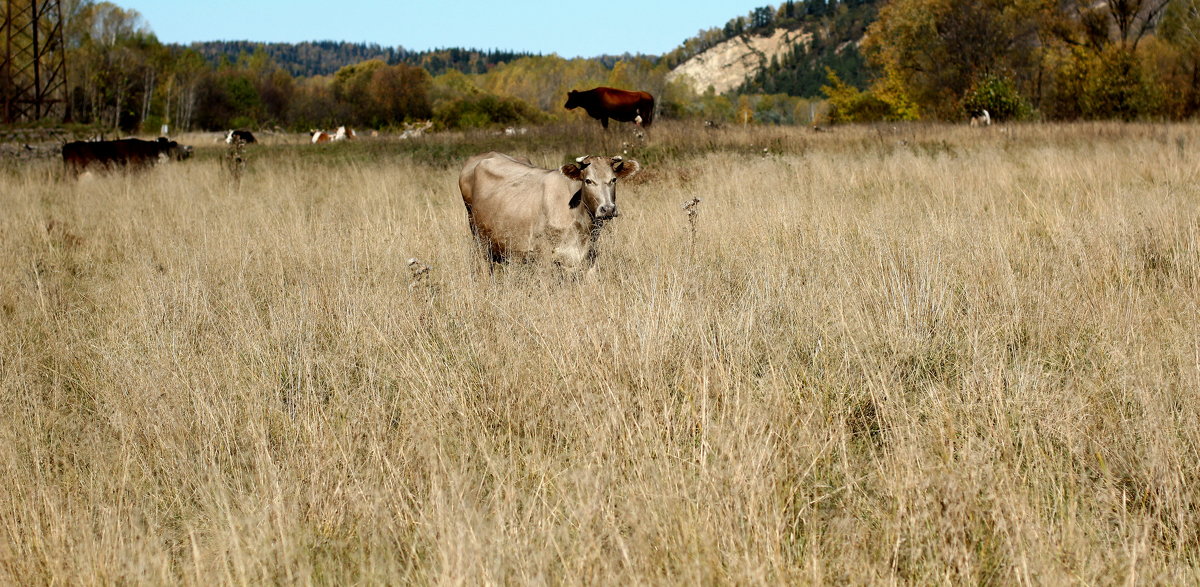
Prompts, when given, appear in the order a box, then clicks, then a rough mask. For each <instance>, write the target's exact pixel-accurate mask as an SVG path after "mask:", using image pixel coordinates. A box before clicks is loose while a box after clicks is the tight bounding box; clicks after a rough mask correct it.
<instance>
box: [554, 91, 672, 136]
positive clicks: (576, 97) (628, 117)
mask: <svg viewBox="0 0 1200 587" xmlns="http://www.w3.org/2000/svg"><path fill="white" fill-rule="evenodd" d="M563 107H565V108H566V109H567V110H571V109H574V108H583V109H584V110H586V111H587V113H588V116H591V117H592V118H595V119H596V120H599V121H600V124H601V126H603V127H604V128H608V119H609V118H611V119H613V120H618V121H621V122H632V123H634V124H640V125H641V126H643V127H649V126H650V124H651V123H653V122H654V96H651V95H650V94H648V93H646V92H629V91H626V90H618V89H615V88H593V89H591V90H584V91H582V92H581V91H579V90H571V91H570V92H568V93H567V103H566V104H564V105H563Z"/></svg>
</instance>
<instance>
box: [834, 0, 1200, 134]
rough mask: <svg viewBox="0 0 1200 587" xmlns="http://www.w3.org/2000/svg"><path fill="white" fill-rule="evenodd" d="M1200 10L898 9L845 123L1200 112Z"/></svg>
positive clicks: (843, 97) (1004, 4)
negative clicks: (986, 113) (986, 115)
mask: <svg viewBox="0 0 1200 587" xmlns="http://www.w3.org/2000/svg"><path fill="white" fill-rule="evenodd" d="M1198 31H1200V0H1121V1H1110V2H1092V1H1090V0H980V1H977V2H959V1H958V0H892V1H891V2H889V3H888V4H887V5H885V6H884V7H883V8H882V9H881V10H880V12H879V17H878V19H877V20H876V21H875V22H874V23H872V24H871V26H870V28H869V29H868V32H867V36H866V38H865V40H864V42H863V51H864V53H865V55H866V57H867V63H868V65H869V66H871V67H872V68H873V70H874V73H875V77H874V80H873V81H872V82H871V83H870V85H869V87H868V88H866V89H865V90H860V89H859V88H857V87H854V85H853V84H850V83H846V81H845V80H842V79H840V78H839V76H838V75H837V74H836V73H834V72H831V73H830V75H829V77H830V83H829V84H828V85H827V86H826V93H827V95H828V96H829V98H830V101H831V103H832V105H833V111H834V117H835V118H838V119H842V120H904V119H916V118H931V119H942V120H955V119H962V118H964V117H966V116H969V115H971V114H973V113H975V112H978V111H980V110H983V109H986V110H988V111H989V113H990V114H991V115H992V117H994V118H1000V119H1009V120H1013V119H1048V120H1073V119H1106V118H1117V119H1125V120H1134V119H1147V118H1149V119H1182V118H1188V117H1194V116H1196V115H1197V114H1200V35H1198Z"/></svg>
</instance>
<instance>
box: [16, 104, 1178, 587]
mask: <svg viewBox="0 0 1200 587" xmlns="http://www.w3.org/2000/svg"><path fill="white" fill-rule="evenodd" d="M597 127H598V125H596V124H594V123H593V124H588V125H586V126H582V125H581V126H562V127H546V128H540V129H531V130H530V132H529V133H528V134H526V135H521V136H498V135H494V134H487V133H475V134H444V135H430V136H427V137H424V138H422V139H419V140H414V141H398V140H386V139H376V140H371V139H365V140H360V141H357V142H354V143H341V144H333V145H315V146H314V145H307V144H304V139H305V137H296V138H295V140H284V139H279V140H274V141H272V140H271V139H269V138H267V139H264V138H262V137H260V141H261V144H259V145H254V146H251V147H249V148H248V149H247V150H246V164H245V168H244V170H243V171H241V172H240V180H237V179H235V177H234V175H235V174H234V173H232V172H231V171H230V167H229V165H228V164H227V160H226V159H225V154H226V147H225V145H224V144H220V145H218V144H214V143H212V142H211V141H206V140H204V141H202V140H199V137H196V138H197V140H195V141H191V142H190V144H194V145H196V148H197V153H196V155H195V156H194V157H193V159H191V160H189V161H185V162H182V163H179V164H175V165H172V166H169V167H163V168H158V169H154V170H152V171H149V172H147V173H142V174H134V175H109V176H101V177H97V178H95V179H93V180H90V181H82V182H79V183H77V184H76V183H74V182H70V181H64V180H63V179H62V178H61V177H60V176H61V162H60V161H52V160H40V161H33V162H21V163H13V162H6V163H5V164H4V167H3V168H2V169H0V210H2V213H0V252H2V253H3V254H2V255H0V475H2V476H3V478H4V482H3V483H0V583H3V584H47V583H59V584H62V583H66V584H111V583H138V584H142V583H150V584H197V585H205V584H212V583H236V584H264V583H288V584H295V583H300V584H309V583H315V584H333V585H344V584H384V583H386V584H397V583H418V584H431V583H435V584H468V585H470V584H507V583H535V584H540V583H553V584H561V583H567V584H645V583H652V584H713V583H734V584H762V585H778V584H811V583H915V584H930V583H948V584H961V583H971V584H1013V583H1023V584H1063V583H1085V584H1115V583H1126V582H1129V583H1149V584H1157V583H1174V584H1188V583H1192V584H1194V583H1197V582H1200V324H1198V322H1200V318H1198V316H1200V126H1197V125H1195V124H1191V125H1150V124H1145V125H1118V124H1094V125H1093V124H1078V125H1029V126H1024V125H1015V126H994V127H991V128H986V129H970V128H967V127H966V126H965V125H963V126H959V127H951V126H936V125H935V126H920V125H913V126H899V127H892V126H880V127H835V128H833V129H832V130H831V131H830V132H823V133H817V132H812V131H811V130H808V129H804V128H750V129H744V128H740V127H735V128H725V129H720V130H711V129H703V128H700V127H699V125H698V124H697V125H686V126H685V125H684V124H683V123H678V122H673V121H661V122H658V123H656V125H655V127H654V128H653V129H651V131H650V136H649V137H648V139H647V140H646V141H644V142H642V141H639V140H637V139H635V138H634V137H632V135H630V134H629V133H628V127H627V125H623V124H621V125H618V124H614V126H613V130H612V131H610V133H609V134H607V135H604V134H601V132H600V131H599V129H598V128H597ZM188 139H189V137H187V136H184V137H181V138H180V140H181V142H183V143H189V140H188ZM624 143H627V144H624ZM492 149H495V150H500V151H503V152H507V153H512V154H518V155H525V156H528V157H530V158H531V159H532V160H533V161H534V162H535V163H537V164H540V165H542V166H546V167H553V166H558V165H561V164H562V163H563V162H565V161H567V160H571V159H574V157H576V156H579V155H585V154H593V153H599V154H604V155H616V154H622V153H621V152H622V151H624V152H625V153H624V154H625V156H626V157H630V158H634V159H637V160H638V161H639V162H640V163H641V164H642V166H643V172H642V173H641V174H640V175H639V176H637V177H635V178H633V179H631V180H630V181H628V182H626V183H624V184H622V185H620V186H619V188H618V190H619V191H618V197H619V202H620V206H621V217H620V218H618V219H616V220H614V221H613V222H611V223H610V224H609V226H608V227H606V230H605V234H604V235H603V236H602V241H601V243H600V247H601V252H600V257H599V269H598V273H597V275H596V278H595V279H591V280H584V281H579V282H577V281H574V280H571V279H564V278H562V277H561V276H559V275H557V274H555V273H554V272H553V271H548V270H545V269H542V268H538V267H536V266H535V267H528V266H511V267H506V268H503V269H501V270H499V271H497V272H496V273H495V274H494V275H489V274H488V272H487V271H486V270H485V269H483V268H482V267H483V266H482V264H481V263H479V261H478V258H477V254H478V251H476V250H475V249H474V248H473V246H472V244H471V240H470V236H469V232H468V229H467V225H466V218H465V215H464V212H463V207H462V203H461V198H460V196H459V194H458V188H457V185H456V181H457V177H458V170H459V166H460V165H461V163H462V161H464V160H465V159H466V158H467V157H468V156H469V155H472V154H475V153H477V152H482V151H486V150H492ZM693 197H699V198H700V199H701V202H700V203H699V204H698V205H697V207H696V209H697V210H698V214H697V215H696V216H695V217H694V219H693V222H692V223H689V220H688V217H687V216H686V214H685V212H684V210H682V209H681V204H682V203H683V202H685V201H687V200H690V199H692V198H693ZM410 258H417V259H419V260H420V263H422V264H424V265H426V266H428V267H429V271H428V272H427V273H424V274H422V275H417V276H414V274H413V272H412V271H411V270H410V267H409V265H408V260H409V259H410Z"/></svg>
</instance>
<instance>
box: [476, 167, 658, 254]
mask: <svg viewBox="0 0 1200 587" xmlns="http://www.w3.org/2000/svg"><path fill="white" fill-rule="evenodd" d="M640 168H641V167H640V166H639V165H638V162H637V161H633V160H628V161H626V160H622V159H621V158H620V157H599V156H595V155H593V156H589V157H580V158H578V159H576V162H575V163H569V164H567V165H563V166H562V167H560V168H558V169H542V168H540V167H536V166H534V165H533V164H532V163H531V162H530V161H529V160H528V159H525V158H523V157H522V158H518V157H512V156H509V155H505V154H502V153H496V152H494V151H493V152H490V153H484V154H482V155H476V156H474V157H472V158H470V159H468V160H467V163H466V164H465V165H463V168H462V173H461V174H459V177H458V188H459V190H461V191H462V197H463V204H464V205H465V206H466V208H467V222H468V224H469V225H470V227H471V232H472V233H473V234H474V235H475V238H476V240H477V241H478V242H479V243H480V245H481V246H483V247H484V248H485V250H486V251H487V253H488V257H489V258H490V259H491V261H492V262H494V263H501V262H504V261H506V260H510V259H516V260H522V261H529V260H534V259H538V258H545V259H549V260H551V261H553V262H554V263H556V264H559V265H563V266H567V267H572V268H582V267H591V266H592V265H593V264H594V263H595V259H596V239H597V237H598V235H599V229H600V227H601V226H603V224H604V223H605V222H606V221H608V220H609V219H612V218H615V217H616V216H617V189H616V188H617V180H618V179H621V178H627V177H632V176H633V175H634V174H636V173H637V172H638V170H639V169H640Z"/></svg>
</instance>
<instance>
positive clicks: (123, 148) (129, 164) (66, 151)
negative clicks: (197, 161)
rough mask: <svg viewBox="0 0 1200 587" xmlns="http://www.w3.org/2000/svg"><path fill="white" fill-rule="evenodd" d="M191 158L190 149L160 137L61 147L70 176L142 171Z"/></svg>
mask: <svg viewBox="0 0 1200 587" xmlns="http://www.w3.org/2000/svg"><path fill="white" fill-rule="evenodd" d="M191 156H192V148H191V147H189V146H185V145H180V144H179V143H177V142H175V141H172V140H170V139H167V138H166V137H160V138H159V139H158V140H155V141H143V140H141V139H120V140H116V141H90V142H88V141H75V142H71V143H67V144H65V145H63V148H62V157H63V165H64V166H65V167H66V169H67V171H68V172H69V173H70V174H71V175H73V176H76V177H77V176H79V174H81V173H83V172H85V171H87V170H88V169H89V168H97V169H118V168H129V169H142V168H146V167H151V166H153V165H156V164H158V163H162V162H166V161H171V160H175V161H182V160H184V159H187V158H188V157H191Z"/></svg>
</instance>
